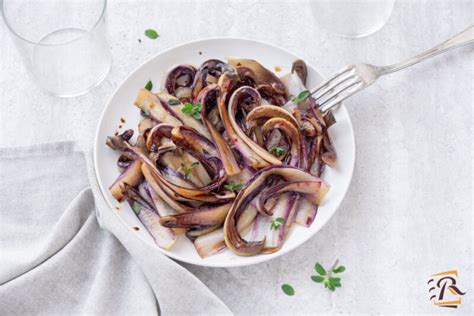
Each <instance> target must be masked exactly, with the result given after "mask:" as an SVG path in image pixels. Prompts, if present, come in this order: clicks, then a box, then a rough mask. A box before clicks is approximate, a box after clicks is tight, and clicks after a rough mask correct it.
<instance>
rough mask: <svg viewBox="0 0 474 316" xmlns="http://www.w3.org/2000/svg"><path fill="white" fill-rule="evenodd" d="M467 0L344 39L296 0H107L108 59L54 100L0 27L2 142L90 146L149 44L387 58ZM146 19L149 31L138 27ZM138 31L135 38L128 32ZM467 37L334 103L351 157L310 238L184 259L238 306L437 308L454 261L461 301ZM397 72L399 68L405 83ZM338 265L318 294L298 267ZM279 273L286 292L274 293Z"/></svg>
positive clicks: (336, 62) (395, 18)
mask: <svg viewBox="0 0 474 316" xmlns="http://www.w3.org/2000/svg"><path fill="white" fill-rule="evenodd" d="M473 11H474V5H473V2H472V1H467V0H466V1H463V0H460V1H397V3H396V4H395V8H394V12H393V15H392V17H391V19H390V20H389V22H388V24H387V25H386V26H385V27H384V28H383V29H382V30H380V31H379V32H377V33H375V34H373V35H371V36H369V37H366V38H362V39H357V40H352V39H343V38H338V37H336V36H333V35H331V34H329V33H327V32H325V31H324V30H322V29H318V27H317V25H316V23H315V21H314V18H313V16H312V13H311V11H310V10H309V9H308V6H307V4H306V3H305V2H295V1H292V2H272V3H270V2H268V1H265V2H264V3H259V4H256V3H252V2H243V1H232V2H230V3H225V2H224V1H217V0H215V1H206V2H199V3H196V2H189V1H186V2H177V1H167V2H163V1H155V2H140V4H136V3H132V2H116V1H111V3H110V6H109V11H108V14H109V15H108V17H109V31H110V35H111V36H110V46H111V48H112V55H113V59H114V61H113V66H112V70H111V73H110V75H109V76H108V78H107V80H106V81H105V82H104V83H103V84H102V85H101V86H99V87H98V88H96V89H94V90H93V91H92V92H91V93H90V94H87V95H85V96H83V97H79V98H75V99H66V100H62V99H57V98H54V97H50V96H48V95H45V94H44V93H43V92H41V91H40V90H39V89H38V88H37V87H36V86H35V85H34V83H33V82H31V81H30V79H29V78H28V77H27V76H26V73H25V70H24V68H23V66H22V64H21V62H20V60H19V57H18V55H17V54H16V51H15V49H14V47H13V44H12V42H11V40H10V39H9V38H7V34H6V31H5V27H4V26H2V27H1V28H0V42H1V43H2V46H1V48H0V54H1V55H0V69H1V71H0V93H1V101H0V147H3V146H16V145H28V144H36V143H42V142H49V141H56V140H77V141H79V142H81V143H82V144H83V145H84V146H90V145H91V142H92V139H93V134H94V132H95V126H96V124H97V120H98V117H99V115H100V113H101V111H102V109H103V107H104V105H105V102H106V100H107V99H108V97H110V95H111V93H112V92H113V90H114V88H115V87H116V86H117V85H118V84H119V83H120V82H121V81H122V80H123V79H124V78H125V77H126V76H127V74H128V73H129V72H130V71H132V70H133V69H135V68H136V67H137V66H138V65H140V64H141V63H143V62H144V61H145V60H147V59H148V58H150V57H151V56H153V55H155V54H157V53H159V52H160V51H163V50H164V49H166V48H169V47H172V46H174V45H177V44H180V43H182V42H185V41H189V40H195V39H198V38H204V37H211V36H235V37H247V38H252V39H257V40H264V41H267V42H270V43H273V44H277V45H280V46H282V47H283V48H286V49H289V50H291V51H293V52H294V53H296V54H298V55H300V56H301V57H302V58H304V59H306V60H308V61H309V62H311V63H312V64H314V65H317V66H318V67H319V69H320V70H321V72H322V73H323V74H326V75H329V74H330V73H331V72H333V71H335V70H337V69H338V68H340V67H342V66H344V65H345V64H348V63H352V62H359V61H361V62H370V63H374V64H386V63H392V62H397V61H399V60H401V59H403V58H405V57H411V56H412V55H413V54H415V53H418V52H419V51H421V50H423V49H426V48H429V47H431V46H433V45H434V44H437V43H439V42H440V41H442V40H445V39H447V38H448V37H450V36H452V35H454V34H456V33H457V32H459V31H461V30H463V29H464V28H466V27H467V26H469V25H470V24H472V23H474V19H473ZM149 27H153V28H156V29H157V31H158V32H159V33H160V35H161V36H160V38H159V39H157V40H155V41H151V40H149V39H147V38H145V37H144V36H143V35H142V34H143V30H144V29H146V28H149ZM138 38H141V39H142V43H138ZM473 57H474V56H473V49H472V47H467V48H462V49H459V50H457V51H454V52H451V53H449V54H448V55H444V56H440V57H438V58H436V59H435V60H431V61H427V62H425V63H423V64H420V65H418V66H416V67H415V68H411V69H408V70H406V71H403V72H399V73H396V74H393V75H391V76H390V77H385V78H383V79H381V80H380V81H379V82H378V83H377V84H376V85H374V86H372V87H371V88H369V89H368V90H367V91H365V92H362V93H361V94H360V95H358V96H355V97H354V98H353V99H351V100H349V101H348V102H346V106H347V108H348V111H349V113H350V114H351V118H352V122H353V125H354V132H355V137H356V146H357V147H356V156H357V161H356V167H355V173H354V178H353V181H352V185H351V187H350V189H349V192H348V194H347V196H346V199H345V201H344V202H343V204H342V206H341V208H340V210H339V211H338V212H337V214H336V215H335V216H334V217H333V219H332V220H331V221H330V222H329V223H328V225H327V226H326V227H325V228H324V229H323V230H322V231H321V232H320V233H318V234H317V235H316V236H315V237H314V238H313V239H312V240H310V241H309V242H307V243H306V244H305V245H303V246H302V247H301V248H299V249H297V250H295V251H293V252H291V253H290V254H287V255H285V256H283V257H281V258H278V259H276V260H274V261H271V262H268V263H264V264H260V265H257V266H253V267H246V268H237V269H211V268H200V267H193V266H187V267H188V268H189V269H190V270H191V271H192V272H193V273H195V274H196V275H197V276H198V277H199V278H201V280H203V281H204V282H205V283H206V284H207V285H208V286H209V287H210V288H211V289H212V290H214V291H215V293H216V294H217V295H218V296H219V297H220V298H221V299H222V300H223V301H224V302H225V303H226V304H228V306H229V307H230V309H231V310H233V311H234V312H236V313H242V314H243V313H247V312H249V311H253V312H268V313H270V312H280V313H303V312H306V313H312V312H327V313H332V312H343V313H351V312H352V313H357V312H358V313H364V312H381V313H394V312H398V313H407V312H413V313H441V312H444V313H445V312H447V311H446V310H444V309H440V308H436V307H434V306H433V305H432V304H431V302H430V301H429V296H428V292H427V291H428V288H427V286H426V282H427V280H428V277H429V276H430V275H431V274H433V273H436V272H440V271H445V270H448V269H458V270H459V273H460V279H459V284H460V286H462V287H463V290H466V291H467V294H466V296H464V297H463V304H462V305H461V306H460V308H459V309H458V312H462V313H466V314H467V313H472V310H473V302H474V299H473V298H472V297H473V295H474V294H473V292H472V291H473V289H474V287H473V286H472V285H473V278H472V262H473V252H472V247H473V242H472V241H473V239H472V230H473V217H472V195H473V192H472V185H473V183H472V136H473V135H472V107H473V70H474V69H473V60H474V59H473ZM407 80H409V81H408V82H409V83H407ZM335 256H337V257H339V258H340V260H341V262H342V263H343V264H344V265H345V266H346V267H347V271H346V272H345V273H344V276H343V279H342V283H343V286H342V288H341V289H338V290H337V292H336V293H335V294H330V293H329V292H328V291H327V290H325V289H323V288H322V286H320V285H319V284H315V283H313V282H312V281H311V280H310V279H309V276H310V275H311V273H312V267H313V265H314V262H315V261H322V262H323V263H325V264H328V265H329V264H330V262H331V261H332V259H333V258H334V257H335ZM283 282H288V283H290V284H292V285H293V286H294V287H295V290H296V295H295V296H294V297H286V296H285V295H283V294H282V292H281V290H280V285H281V283H283Z"/></svg>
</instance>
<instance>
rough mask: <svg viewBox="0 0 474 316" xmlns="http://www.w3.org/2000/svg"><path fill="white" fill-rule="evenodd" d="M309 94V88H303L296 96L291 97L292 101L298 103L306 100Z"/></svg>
mask: <svg viewBox="0 0 474 316" xmlns="http://www.w3.org/2000/svg"><path fill="white" fill-rule="evenodd" d="M310 95H311V92H309V90H303V91H301V92H300V93H299V94H298V96H296V97H295V98H293V99H292V101H293V102H295V103H300V102H303V101H304V100H306V99H307V98H308V97H309V96H310Z"/></svg>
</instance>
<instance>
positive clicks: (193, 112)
mask: <svg viewBox="0 0 474 316" xmlns="http://www.w3.org/2000/svg"><path fill="white" fill-rule="evenodd" d="M201 109H202V104H201V103H196V104H195V105H193V104H192V103H189V102H186V103H185V104H184V106H183V108H182V109H181V112H183V113H184V114H188V115H190V116H192V117H194V118H195V119H196V120H200V119H202V116H201V113H200V112H201Z"/></svg>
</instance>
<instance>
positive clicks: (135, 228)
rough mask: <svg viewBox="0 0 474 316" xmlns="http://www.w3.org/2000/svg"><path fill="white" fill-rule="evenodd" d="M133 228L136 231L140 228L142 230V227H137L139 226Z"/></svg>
mask: <svg viewBox="0 0 474 316" xmlns="http://www.w3.org/2000/svg"><path fill="white" fill-rule="evenodd" d="M132 228H133V230H135V231H139V230H140V227H137V226H133V227H132Z"/></svg>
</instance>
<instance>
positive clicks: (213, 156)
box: [106, 58, 336, 257]
mask: <svg viewBox="0 0 474 316" xmlns="http://www.w3.org/2000/svg"><path fill="white" fill-rule="evenodd" d="M306 77H307V69H306V64H305V63H304V62H303V61H302V60H297V61H295V63H294V65H293V67H292V73H290V74H287V75H285V76H283V77H281V78H278V77H277V76H276V75H275V74H274V73H272V72H271V71H269V70H268V69H266V68H264V67H263V66H262V65H261V64H260V63H258V62H257V61H255V60H251V59H238V58H231V59H229V60H228V62H227V63H225V62H223V61H220V60H217V59H211V60H208V61H206V62H204V63H203V64H202V65H201V66H200V67H199V68H197V69H196V68H195V67H194V66H192V65H178V66H176V67H174V68H173V69H171V70H170V71H169V72H168V74H167V76H166V78H165V80H164V84H163V87H162V89H161V91H158V92H152V91H150V90H148V89H141V90H140V91H139V92H138V96H137V98H136V101H135V106H137V107H138V108H139V109H140V111H141V115H142V119H141V121H140V123H139V124H138V129H137V131H134V130H131V129H130V130H127V131H125V132H123V133H122V134H120V135H116V136H110V137H108V138H107V141H106V143H107V145H108V146H109V147H110V148H112V149H113V150H116V151H117V152H118V153H119V158H118V161H117V165H118V168H119V169H120V172H121V173H120V176H119V177H118V178H117V180H116V181H115V182H114V183H113V184H112V185H111V186H110V188H109V189H110V192H111V193H112V195H113V196H114V197H115V199H117V201H119V202H122V201H127V202H128V203H129V204H130V206H131V208H132V209H133V211H134V212H135V213H136V214H137V216H138V218H139V219H140V221H141V222H142V223H143V225H144V226H145V227H146V229H147V230H148V231H149V233H150V234H151V235H152V236H153V238H154V239H155V241H156V244H157V245H158V246H159V247H162V248H165V249H170V248H171V247H172V246H173V244H174V243H175V241H176V240H177V238H185V237H184V236H183V237H179V235H185V236H186V237H187V238H189V239H190V240H191V241H192V242H193V243H194V246H195V248H196V250H197V252H198V253H199V255H200V256H201V257H207V256H210V255H212V254H215V253H217V252H219V251H221V250H222V249H224V248H226V247H227V248H229V249H230V250H231V251H233V252H235V253H236V254H238V255H242V256H252V255H257V254H262V253H272V252H275V251H278V250H279V249H280V248H281V247H282V245H283V243H284V241H285V239H286V238H287V236H288V234H289V232H290V231H291V228H292V226H293V224H294V223H296V224H299V225H304V226H310V225H311V224H312V222H313V220H314V218H315V216H316V212H317V209H318V205H319V204H320V203H321V202H322V201H323V199H324V197H325V195H326V193H327V192H328V190H329V184H328V183H326V182H325V181H324V180H322V179H321V178H320V176H321V174H322V173H323V171H324V168H325V167H326V166H329V167H334V166H335V165H336V152H335V150H334V147H333V145H332V142H331V138H330V137H329V134H328V128H330V126H331V125H332V124H334V123H335V120H334V117H333V116H332V114H331V113H330V112H329V113H327V114H324V115H323V114H322V113H321V112H320V111H319V110H318V105H317V103H316V101H315V100H314V99H313V98H312V97H311V95H310V93H309V91H307V90H306V88H305V82H306Z"/></svg>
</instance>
